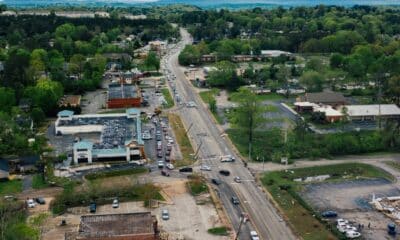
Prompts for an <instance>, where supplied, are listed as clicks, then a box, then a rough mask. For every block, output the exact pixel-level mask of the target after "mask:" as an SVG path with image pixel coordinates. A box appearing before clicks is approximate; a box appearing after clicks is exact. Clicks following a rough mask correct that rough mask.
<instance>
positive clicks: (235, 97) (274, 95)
mask: <svg viewBox="0 0 400 240" xmlns="http://www.w3.org/2000/svg"><path fill="white" fill-rule="evenodd" d="M238 97H239V96H238V95H237V94H236V93H235V92H234V93H231V94H230V95H229V99H230V101H232V102H239V98H238ZM257 98H258V99H259V100H260V101H277V100H282V99H285V97H284V96H283V95H280V94H277V93H269V94H263V95H257Z"/></svg>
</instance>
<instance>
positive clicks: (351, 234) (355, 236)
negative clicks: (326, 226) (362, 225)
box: [346, 231, 361, 238]
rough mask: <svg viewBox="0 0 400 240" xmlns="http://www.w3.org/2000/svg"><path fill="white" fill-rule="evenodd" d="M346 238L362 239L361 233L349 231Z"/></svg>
mask: <svg viewBox="0 0 400 240" xmlns="http://www.w3.org/2000/svg"><path fill="white" fill-rule="evenodd" d="M346 237H347V238H358V237H361V233H359V232H356V231H347V232H346Z"/></svg>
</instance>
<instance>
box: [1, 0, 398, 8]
mask: <svg viewBox="0 0 400 240" xmlns="http://www.w3.org/2000/svg"><path fill="white" fill-rule="evenodd" d="M0 2H1V3H2V4H7V5H9V6H12V7H38V6H47V5H62V6H73V5H87V6H104V5H108V6H135V5H136V6H152V5H168V4H190V5H196V6H199V7H202V8H220V7H229V8H250V7H256V6H260V7H276V6H283V7H291V6H315V5H319V4H324V5H340V6H353V5H374V6H375V5H385V6H388V5H393V6H400V0H68V1H67V0H0Z"/></svg>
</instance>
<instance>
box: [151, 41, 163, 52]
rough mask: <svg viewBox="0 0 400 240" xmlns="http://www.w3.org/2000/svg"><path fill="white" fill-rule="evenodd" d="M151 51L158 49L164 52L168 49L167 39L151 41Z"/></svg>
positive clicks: (157, 50)
mask: <svg viewBox="0 0 400 240" xmlns="http://www.w3.org/2000/svg"><path fill="white" fill-rule="evenodd" d="M149 46H150V51H156V52H157V53H158V54H164V53H165V52H166V50H167V42H165V41H160V40H156V41H150V42H149Z"/></svg>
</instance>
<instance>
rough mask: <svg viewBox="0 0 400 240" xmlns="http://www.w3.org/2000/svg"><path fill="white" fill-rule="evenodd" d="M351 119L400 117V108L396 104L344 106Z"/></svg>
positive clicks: (364, 119) (373, 119)
mask: <svg viewBox="0 0 400 240" xmlns="http://www.w3.org/2000/svg"><path fill="white" fill-rule="evenodd" d="M344 108H345V112H346V114H347V116H348V118H349V119H350V120H361V121H366V120H370V121H371V120H372V121H375V120H376V119H377V118H379V117H380V118H381V119H394V118H396V119H398V118H400V108H399V107H398V106H397V105H396V104H371V105H347V106H345V107H344Z"/></svg>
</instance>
